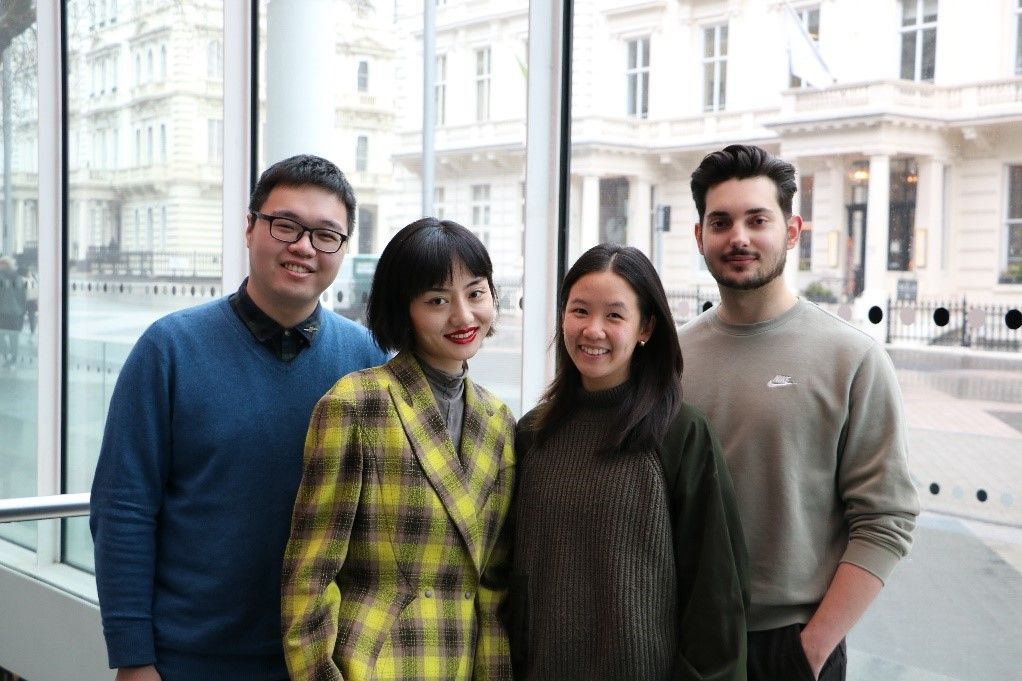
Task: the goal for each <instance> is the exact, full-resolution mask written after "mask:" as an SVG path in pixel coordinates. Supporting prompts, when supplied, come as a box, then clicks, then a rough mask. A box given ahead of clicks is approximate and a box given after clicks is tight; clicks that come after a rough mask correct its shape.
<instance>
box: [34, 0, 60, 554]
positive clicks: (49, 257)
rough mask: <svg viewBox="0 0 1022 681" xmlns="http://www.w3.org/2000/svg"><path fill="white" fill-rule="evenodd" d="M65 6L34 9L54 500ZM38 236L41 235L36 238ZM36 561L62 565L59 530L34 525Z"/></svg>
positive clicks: (48, 447)
mask: <svg viewBox="0 0 1022 681" xmlns="http://www.w3.org/2000/svg"><path fill="white" fill-rule="evenodd" d="M62 7H63V3H58V2H40V3H37V4H36V12H37V13H36V30H37V36H38V42H37V46H38V50H39V59H38V64H39V71H38V78H39V88H38V90H39V98H38V105H39V118H38V121H39V145H38V153H39V159H38V162H37V163H38V165H37V166H36V167H37V168H38V169H39V185H38V192H39V214H38V219H39V224H40V225H50V226H51V229H50V233H49V235H48V236H49V238H40V239H39V256H38V257H39V261H38V271H39V313H38V327H37V328H38V333H39V345H38V349H37V352H38V354H37V357H36V363H37V367H38V368H37V372H38V373H37V385H38V388H37V391H38V395H37V399H38V407H37V423H36V427H37V431H36V490H37V494H38V495H40V496H48V495H53V494H59V493H60V492H62V491H63V490H62V489H61V477H62V476H61V471H62V467H63V466H62V465H63V462H64V451H65V448H64V446H63V443H64V433H65V431H66V422H65V420H64V413H65V405H64V394H65V385H64V381H65V376H66V372H65V362H64V346H65V340H66V337H65V335H64V334H65V332H66V324H67V316H66V310H65V305H64V303H65V288H64V281H65V279H66V270H65V263H64V250H65V244H66V240H67V236H66V234H65V229H64V225H65V217H66V209H65V206H66V196H65V195H64V188H65V181H66V175H65V174H64V173H65V169H66V166H65V159H66V156H67V150H66V148H65V146H64V139H65V128H66V125H67V123H66V120H64V118H63V115H64V100H63V96H64V85H65V83H64V68H63V61H64V59H63V56H64V55H63V50H64V47H65V46H64V40H63V26H62V25H61V10H62ZM40 236H42V235H40ZM37 528H38V534H37V541H36V561H37V563H38V565H39V566H40V567H42V566H46V565H49V564H51V563H54V562H57V561H58V560H60V522H59V521H58V520H45V521H39V524H38V526H37Z"/></svg>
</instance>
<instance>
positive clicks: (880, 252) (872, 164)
mask: <svg viewBox="0 0 1022 681" xmlns="http://www.w3.org/2000/svg"><path fill="white" fill-rule="evenodd" d="M890 194H891V157H890V156H886V155H883V154H878V155H876V156H871V157H870V159H869V197H868V198H867V200H866V262H865V263H864V264H863V271H864V274H865V282H864V288H865V290H866V291H881V292H883V293H884V294H885V295H886V291H885V289H886V281H887V248H888V245H887V240H888V228H889V227H890V200H891V197H890ZM863 295H865V293H864V294H863Z"/></svg>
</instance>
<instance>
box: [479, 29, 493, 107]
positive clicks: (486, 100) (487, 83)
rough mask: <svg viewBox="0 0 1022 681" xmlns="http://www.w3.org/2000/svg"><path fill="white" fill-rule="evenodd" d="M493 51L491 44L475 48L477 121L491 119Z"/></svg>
mask: <svg viewBox="0 0 1022 681" xmlns="http://www.w3.org/2000/svg"><path fill="white" fill-rule="evenodd" d="M492 73H493V52H492V49H491V47H490V46H489V45H487V46H486V47H479V48H476V50H475V84H476V122H477V123H482V122H486V121H489V120H490V93H491V76H492Z"/></svg>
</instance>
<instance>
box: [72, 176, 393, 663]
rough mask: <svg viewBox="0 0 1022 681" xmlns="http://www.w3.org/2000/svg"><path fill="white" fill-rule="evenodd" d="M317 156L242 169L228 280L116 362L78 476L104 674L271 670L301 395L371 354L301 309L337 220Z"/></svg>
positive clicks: (333, 249)
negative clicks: (242, 256)
mask: <svg viewBox="0 0 1022 681" xmlns="http://www.w3.org/2000/svg"><path fill="white" fill-rule="evenodd" d="M354 213H355V197H354V193H353V192H352V189H351V185H350V184H349V183H348V181H347V180H346V179H345V177H344V175H343V173H341V171H340V170H339V169H338V168H337V166H335V165H334V164H333V163H330V162H329V161H326V160H325V159H322V158H318V157H315V156H295V157H292V158H289V159H286V160H284V161H280V162H279V163H276V164H275V165H273V166H271V167H270V168H269V169H267V170H266V171H265V172H264V173H263V174H262V176H261V177H260V178H259V182H258V184H257V185H256V188H255V191H254V192H253V193H252V198H251V201H250V203H249V213H248V224H247V228H246V230H245V242H246V244H247V246H248V251H249V276H248V278H247V279H246V280H245V281H244V282H242V284H241V286H240V288H239V289H238V290H237V292H235V293H233V294H232V295H230V296H228V297H225V298H222V299H220V300H216V301H213V302H210V303H206V304H204V305H199V306H197V307H193V308H190V309H187V310H182V311H180V312H175V313H173V314H170V315H168V316H166V317H164V318H163V319H160V320H159V321H157V322H156V323H155V324H153V325H152V326H151V327H149V329H147V330H146V332H145V333H144V334H143V335H142V337H141V338H140V339H139V341H138V343H137V344H136V345H135V347H134V349H133V350H132V352H131V354H130V355H129V357H128V359H127V361H126V362H125V365H124V368H123V369H122V370H121V373H120V376H119V377H118V380H117V387H116V388H115V390H114V393H113V397H112V399H111V401H110V410H109V415H108V417H107V423H106V431H105V434H104V437H103V445H102V448H101V450H100V456H99V463H98V466H97V468H96V476H95V481H94V483H93V487H92V515H91V527H92V535H93V538H94V540H95V546H96V583H97V587H98V591H99V600H100V608H101V611H102V617H103V631H104V635H105V636H106V642H107V651H108V654H109V662H110V666H111V668H117V669H118V671H117V677H116V678H117V679H118V680H120V681H123V680H127V679H132V680H135V679H144V680H150V679H162V680H163V681H174V680H176V679H187V680H189V681H192V680H197V679H218V680H225V681H230V680H232V679H237V680H239V681H240V680H242V679H244V680H245V681H264V680H265V681H284V680H285V679H287V669H286V667H285V664H284V658H283V652H282V647H281V638H280V573H281V564H282V558H283V553H284V546H285V544H286V542H287V538H288V531H289V526H290V521H291V511H292V506H293V504H294V499H295V494H296V492H297V488H298V483H299V481H300V478H301V470H302V450H303V445H304V441H305V433H306V430H307V428H308V425H309V416H310V414H311V413H312V409H313V406H314V405H315V403H316V401H317V400H318V399H319V398H320V397H321V396H322V395H323V394H325V393H326V392H327V390H328V389H329V388H330V387H331V386H332V385H333V384H334V382H336V381H337V380H338V379H339V378H340V377H341V376H344V375H345V374H347V373H350V372H352V371H356V370H359V369H363V368H367V367H371V366H375V365H377V364H381V363H383V362H384V361H385V360H386V357H385V355H384V353H383V352H382V351H380V349H379V348H378V347H377V346H376V345H375V343H373V341H372V339H371V337H370V336H369V334H368V332H367V331H366V330H365V329H364V328H362V327H361V326H358V325H357V324H355V323H354V322H351V321H349V320H347V319H345V318H343V317H340V316H338V315H336V314H334V313H333V312H330V311H328V310H324V309H323V308H322V307H321V306H320V305H319V296H320V294H322V293H323V291H324V290H325V289H326V288H327V286H329V285H330V283H331V282H332V281H333V280H334V277H335V276H336V275H337V271H338V268H339V267H340V264H341V260H342V258H343V257H344V252H345V248H344V247H345V244H346V242H347V240H348V238H349V237H350V235H351V231H352V229H353V227H354Z"/></svg>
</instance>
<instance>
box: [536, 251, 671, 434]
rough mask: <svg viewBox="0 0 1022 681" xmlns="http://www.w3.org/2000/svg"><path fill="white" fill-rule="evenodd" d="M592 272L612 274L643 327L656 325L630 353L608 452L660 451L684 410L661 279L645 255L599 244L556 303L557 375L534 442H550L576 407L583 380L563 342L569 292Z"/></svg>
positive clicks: (569, 276) (587, 254)
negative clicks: (631, 295)
mask: <svg viewBox="0 0 1022 681" xmlns="http://www.w3.org/2000/svg"><path fill="white" fill-rule="evenodd" d="M594 272H613V273H614V274H616V275H618V276H619V277H621V278H622V279H624V280H625V281H626V282H628V285H629V286H630V287H631V288H632V290H633V291H634V292H635V295H636V297H637V298H638V299H639V312H640V315H641V322H640V324H641V325H642V326H645V325H646V324H647V323H648V322H649V320H650V319H655V320H656V324H655V326H654V327H653V334H652V335H651V336H650V337H649V340H648V341H647V342H646V345H645V346H644V347H638V348H636V349H635V352H634V353H632V359H631V366H630V367H629V373H628V383H629V388H630V389H629V390H628V391H627V394H626V395H625V397H624V399H623V400H622V401H621V404H620V405H619V406H618V408H617V410H616V413H615V415H614V417H613V418H612V419H611V420H610V421H609V423H608V424H607V437H606V439H605V443H606V446H605V451H608V452H609V451H614V450H634V451H639V450H647V449H659V447H660V443H661V442H662V440H663V437H664V435H665V433H666V432H667V428H668V427H669V426H670V424H671V419H673V418H674V415H675V414H676V413H677V411H678V408H679V407H680V406H681V371H682V361H681V347H680V346H679V345H678V331H677V329H675V327H674V316H673V315H671V309H670V306H669V305H668V303H667V294H665V293H664V287H663V284H661V283H660V277H659V276H658V275H657V273H656V269H654V268H653V263H651V262H650V261H649V258H647V257H646V256H645V255H644V254H643V253H642V251H640V250H638V249H637V248H632V247H631V246H620V245H618V244H599V245H598V246H594V247H592V248H590V249H589V250H588V251H586V252H585V253H583V254H582V257H580V258H579V259H578V260H577V261H575V264H574V265H572V266H571V269H570V270H568V274H567V275H565V277H564V284H563V285H562V287H561V295H560V300H558V303H557V330H558V335H557V338H556V339H555V341H554V342H555V344H556V346H557V371H556V374H555V375H554V380H553V381H552V382H551V383H550V385H549V387H547V389H546V392H544V393H543V397H542V399H541V400H540V404H539V407H538V409H537V412H536V414H535V421H534V424H535V432H536V434H535V442H536V443H541V442H543V441H544V440H546V439H547V438H548V437H550V436H551V435H552V434H553V433H554V431H556V430H557V428H558V427H559V426H560V425H561V424H562V423H563V422H564V420H565V417H567V416H568V415H569V414H570V412H571V410H572V409H573V407H574V404H575V402H576V396H577V394H578V391H579V390H580V389H581V386H582V376H581V374H580V373H579V371H578V368H576V367H575V364H574V363H573V362H572V361H571V357H570V356H569V355H568V350H567V348H566V347H565V345H564V341H563V339H561V337H560V333H561V329H562V328H563V325H564V311H565V308H566V307H567V303H568V297H569V295H570V294H571V288H572V287H573V286H574V285H575V282H577V281H578V280H579V279H581V278H582V277H584V276H585V275H587V274H592V273H594Z"/></svg>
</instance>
